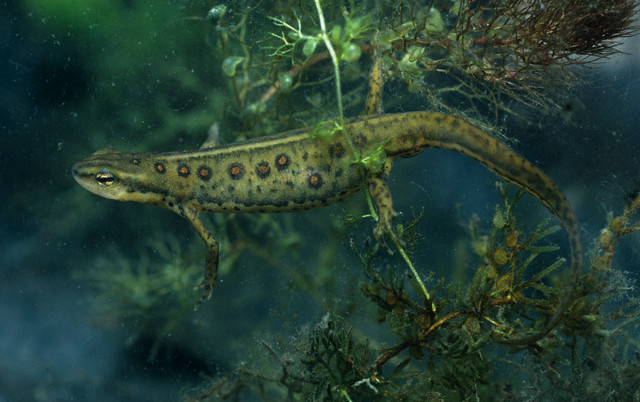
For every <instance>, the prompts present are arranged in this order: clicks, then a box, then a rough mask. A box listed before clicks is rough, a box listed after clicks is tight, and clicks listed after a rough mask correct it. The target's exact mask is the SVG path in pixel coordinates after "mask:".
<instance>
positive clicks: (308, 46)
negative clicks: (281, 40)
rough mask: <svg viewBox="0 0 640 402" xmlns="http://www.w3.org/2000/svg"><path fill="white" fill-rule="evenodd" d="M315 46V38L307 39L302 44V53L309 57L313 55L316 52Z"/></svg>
mask: <svg viewBox="0 0 640 402" xmlns="http://www.w3.org/2000/svg"><path fill="white" fill-rule="evenodd" d="M316 46H318V39H316V38H309V39H307V41H306V42H305V43H304V46H303V47H302V53H303V54H304V55H305V56H307V57H309V56H311V55H312V54H313V52H315V51H316Z"/></svg>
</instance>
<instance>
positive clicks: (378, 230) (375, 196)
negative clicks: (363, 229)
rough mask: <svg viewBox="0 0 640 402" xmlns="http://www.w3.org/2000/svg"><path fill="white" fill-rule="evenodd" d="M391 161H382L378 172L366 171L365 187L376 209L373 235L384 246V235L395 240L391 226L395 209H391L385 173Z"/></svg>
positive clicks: (391, 204) (387, 171)
mask: <svg viewBox="0 0 640 402" xmlns="http://www.w3.org/2000/svg"><path fill="white" fill-rule="evenodd" d="M391 163H392V162H391V161H390V160H387V161H386V162H385V163H384V166H383V168H382V170H381V171H380V172H378V173H372V172H367V188H368V189H369V194H370V196H371V199H372V200H373V203H374V204H375V206H376V209H377V210H378V223H377V224H376V226H375V228H374V229H373V235H374V236H375V238H376V240H378V242H379V243H380V244H382V245H383V246H385V247H386V244H385V242H384V236H385V235H390V236H393V237H394V238H395V239H396V240H397V237H396V234H395V232H394V231H393V227H392V223H393V218H394V217H395V216H396V211H395V210H394V209H393V200H392V198H391V191H390V190H389V186H388V185H387V175H388V173H389V170H390V169H391ZM387 250H388V247H387Z"/></svg>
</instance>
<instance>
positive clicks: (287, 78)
mask: <svg viewBox="0 0 640 402" xmlns="http://www.w3.org/2000/svg"><path fill="white" fill-rule="evenodd" d="M278 82H279V83H280V90H281V91H284V92H286V91H288V90H290V89H291V86H292V85H293V78H292V77H291V75H290V74H289V73H287V72H285V71H281V72H279V73H278Z"/></svg>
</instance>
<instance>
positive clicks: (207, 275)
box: [180, 208, 220, 310]
mask: <svg viewBox="0 0 640 402" xmlns="http://www.w3.org/2000/svg"><path fill="white" fill-rule="evenodd" d="M180 215H182V216H184V217H185V219H187V220H188V221H189V222H191V224H192V225H193V228H194V229H195V230H196V232H198V234H199V235H200V237H201V238H202V240H203V241H204V244H205V245H206V246H207V260H206V263H205V264H206V265H205V271H204V278H203V279H202V282H201V283H200V285H198V286H197V287H196V289H197V288H204V291H203V292H202V297H200V300H198V303H197V304H196V305H195V307H194V308H193V309H194V310H197V309H198V307H200V305H201V304H202V302H204V301H205V300H207V299H210V298H211V293H212V290H213V284H214V283H215V281H216V277H217V276H218V255H219V251H220V246H219V245H218V241H217V240H216V238H215V237H213V235H212V234H211V233H210V232H209V231H208V230H207V228H206V227H205V226H204V224H203V223H202V221H201V220H200V218H199V217H198V212H197V211H195V210H192V209H189V208H185V209H181V210H180Z"/></svg>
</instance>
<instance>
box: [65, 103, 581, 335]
mask: <svg viewBox="0 0 640 402" xmlns="http://www.w3.org/2000/svg"><path fill="white" fill-rule="evenodd" d="M344 129H345V132H346V133H347V135H348V138H349V139H350V142H351V144H349V142H348V141H347V137H346V136H343V135H336V136H333V137H331V138H330V139H325V138H321V137H318V136H317V135H314V134H313V132H312V130H308V129H297V130H292V131H287V132H284V133H281V134H276V135H271V136H267V137H263V138H258V139H251V140H247V141H241V142H236V143H232V144H228V145H222V146H212V144H205V146H204V147H203V148H201V149H199V150H196V151H186V152H170V153H135V152H134V153H131V152H120V151H116V150H114V149H102V150H99V151H97V152H95V153H94V154H92V155H90V156H88V157H87V158H85V159H83V160H81V161H80V162H78V163H76V164H75V165H74V166H73V168H72V173H73V177H74V178H75V180H76V181H77V182H78V183H79V184H80V185H81V186H82V187H84V188H86V189H87V190H89V191H91V192H92V193H95V194H97V195H99V196H102V197H105V198H111V199H115V200H120V201H137V202H143V203H147V204H154V205H159V206H162V207H164V208H167V209H169V210H171V211H174V212H175V213H177V214H179V215H180V216H182V217H184V218H185V219H187V220H188V221H189V222H191V224H192V225H193V227H194V228H195V230H196V232H197V233H198V234H199V235H200V237H201V238H202V239H203V240H204V243H205V244H206V248H207V256H206V269H205V275H204V279H203V282H202V284H201V286H202V287H204V292H203V294H202V297H201V298H200V300H199V301H198V305H200V304H201V303H202V302H203V301H204V300H205V299H207V298H210V297H211V294H212V288H213V284H214V282H215V279H216V275H217V267H218V252H219V245H218V242H217V241H216V239H215V237H214V236H213V235H212V234H211V232H209V230H207V229H206V227H205V226H204V225H203V223H202V221H201V220H200V218H199V215H200V213H202V212H256V213H272V212H290V211H300V210H308V209H311V208H317V207H322V206H325V205H329V204H332V203H335V202H337V201H340V200H343V199H345V198H347V197H349V196H351V195H353V194H354V193H356V192H357V191H359V190H360V189H361V188H362V186H363V184H365V183H366V185H367V186H368V189H369V192H370V194H371V197H372V200H373V202H374V204H375V206H376V209H377V210H378V213H379V221H378V222H377V224H376V226H375V229H374V234H375V236H376V238H377V239H379V240H381V239H382V237H383V236H384V235H386V234H392V233H393V231H392V226H391V224H392V218H393V216H394V215H395V212H394V210H393V205H392V198H391V194H390V192H389V188H388V187H387V184H386V181H385V179H386V176H387V174H388V172H389V169H390V168H391V164H392V162H393V160H394V159H395V158H397V157H412V156H415V155H417V154H419V153H420V152H422V151H423V150H425V149H427V148H444V149H449V150H453V151H455V152H459V153H461V154H463V155H466V156H468V157H470V158H473V159H475V160H477V161H479V162H481V163H482V164H483V165H485V166H486V167H487V168H488V169H489V170H491V171H492V172H494V173H495V174H496V175H497V176H499V177H501V178H502V179H504V180H506V181H508V182H511V183H514V184H516V185H517V186H519V187H521V188H523V189H524V190H526V191H527V192H529V193H530V194H532V195H533V196H534V197H536V198H537V199H538V200H539V201H540V202H541V203H542V204H543V205H544V206H545V207H546V208H547V209H548V210H549V211H550V212H551V213H553V214H554V215H555V216H556V217H557V218H558V219H559V220H560V221H561V222H562V225H563V227H564V229H565V231H566V232H567V233H568V237H569V241H570V246H571V258H572V262H571V271H572V275H573V279H574V283H575V281H576V280H577V278H578V276H579V275H580V272H581V266H582V250H581V240H580V230H579V226H578V220H577V218H576V215H575V213H574V211H573V209H572V207H571V204H570V203H569V201H568V200H567V198H566V197H565V195H564V194H563V193H562V191H561V190H560V189H559V188H558V187H557V186H556V185H555V184H554V183H553V181H552V180H551V179H550V178H549V177H547V176H546V175H545V174H544V173H543V172H542V171H541V170H540V169H538V168H537V167H535V166H534V165H533V164H532V163H531V162H529V161H527V160H526V159H524V158H523V157H522V156H520V155H519V154H517V153H516V152H514V151H513V150H511V149H510V148H509V147H508V146H506V145H505V144H504V143H502V142H501V141H499V140H497V139H496V138H494V137H492V136H491V135H489V134H487V133H485V132H484V131H482V130H481V129H479V128H477V127H475V126H474V125H472V124H470V123H467V122H465V121H464V120H462V119H460V118H457V117H454V116H450V115H445V114H441V113H434V112H409V113H400V114H383V115H374V116H371V115H369V116H365V117H361V118H358V119H356V120H353V121H351V122H349V123H348V124H346V126H345V128H344ZM351 146H353V148H351ZM380 149H382V150H383V151H384V154H385V155H386V161H385V163H384V166H383V168H382V169H381V171H380V172H377V173H376V172H366V171H365V180H363V176H362V174H363V173H362V172H363V169H361V167H360V166H358V164H356V163H353V161H354V160H357V156H358V155H354V151H355V152H356V153H358V154H359V155H370V154H372V153H374V152H376V150H380ZM571 293H572V290H569V291H568V292H566V295H565V297H564V299H563V301H562V303H561V305H560V307H558V309H557V310H556V312H555V314H554V316H553V317H552V318H551V319H550V320H549V322H548V323H547V325H546V327H545V328H544V329H543V330H542V331H540V332H539V333H537V334H535V335H532V336H529V337H527V338H522V339H511V340H509V341H507V343H514V344H529V343H532V342H534V341H536V340H537V339H539V338H541V337H542V336H544V335H545V334H546V333H548V332H549V331H550V330H551V329H552V328H553V327H554V326H555V325H556V324H557V322H558V321H559V319H560V318H561V315H562V313H563V312H564V310H565V309H566V308H567V305H568V303H569V300H570V296H571ZM196 307H197V306H196Z"/></svg>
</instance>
